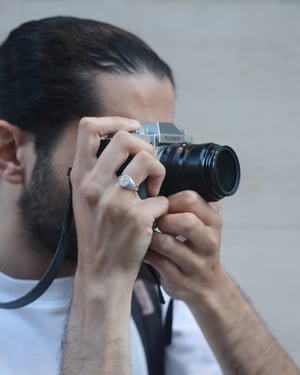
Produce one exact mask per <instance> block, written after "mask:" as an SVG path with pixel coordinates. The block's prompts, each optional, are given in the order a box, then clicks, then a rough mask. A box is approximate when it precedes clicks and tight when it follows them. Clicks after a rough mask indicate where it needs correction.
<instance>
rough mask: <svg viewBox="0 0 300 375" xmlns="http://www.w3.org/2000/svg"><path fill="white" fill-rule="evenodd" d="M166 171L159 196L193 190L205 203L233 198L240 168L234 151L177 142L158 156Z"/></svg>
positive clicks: (224, 147)
mask: <svg viewBox="0 0 300 375" xmlns="http://www.w3.org/2000/svg"><path fill="white" fill-rule="evenodd" d="M159 159H160V162H161V163H162V164H163V165H164V166H165V168H166V177H165V179H164V182H163V185H162V188H161V192H160V194H162V195H165V196H168V195H171V194H173V193H177V192H179V191H181V190H194V191H196V192H197V193H199V194H200V195H201V196H202V197H203V198H204V199H205V200H207V201H208V202H212V201H217V200H219V199H221V198H223V197H226V196H230V195H233V194H234V193H235V192H236V191H237V189H238V186H239V182H240V165H239V161H238V157H237V155H236V153H235V152H234V150H233V149H232V148H231V147H229V146H220V145H217V144H215V143H205V144H192V143H180V144H179V143H177V144H172V145H170V146H167V147H166V148H165V149H163V150H162V151H161V152H160V154H159Z"/></svg>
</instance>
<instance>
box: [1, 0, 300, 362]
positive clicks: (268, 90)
mask: <svg viewBox="0 0 300 375" xmlns="http://www.w3.org/2000/svg"><path fill="white" fill-rule="evenodd" d="M51 15H75V16H81V17H89V18H95V19H99V20H104V21H107V22H112V23H114V24H116V25H119V26H121V27H125V28H126V29H129V30H130V31H133V32H134V33H137V34H139V35H140V36H141V37H143V38H144V39H145V40H146V41H147V42H148V43H150V44H151V45H152V46H153V47H154V48H155V49H156V50H157V51H158V52H159V53H160V55H161V56H162V57H163V58H165V59H166V60H167V61H168V62H169V63H171V65H172V67H173V69H174V71H175V76H176V80H177V87H178V88H177V90H178V109H177V116H176V119H177V120H176V123H177V124H178V125H179V126H180V127H182V128H184V129H185V130H186V132H187V133H189V134H191V135H193V138H194V142H204V141H214V142H216V143H221V144H229V145H231V146H232V147H233V148H234V149H235V150H236V151H237V153H238V155H239V158H240V162H241V165H242V183H241V186H240V189H239V192H238V193H237V194H236V195H235V196H234V197H231V198H227V199H225V200H224V201H223V216H224V234H223V248H222V261H223V263H224V265H225V266H226V268H227V269H228V270H229V271H230V273H231V274H232V275H233V277H234V278H235V279H236V280H237V281H238V283H239V284H240V285H241V287H242V289H243V290H244V291H245V293H246V295H247V296H248V297H249V299H250V300H251V301H252V303H253V305H254V307H255V309H256V310H257V312H258V313H259V314H260V315H261V317H262V318H263V319H264V321H265V322H266V323H267V325H268V327H269V329H270V330H271V332H272V333H273V334H274V335H275V337H276V338H277V339H278V341H279V342H280V343H281V345H282V346H283V347H284V348H285V350H286V351H287V352H288V353H289V354H290V356H291V357H292V358H293V359H294V360H295V362H296V363H297V364H298V365H300V324H299V319H300V318H299V316H300V298H299V290H300V275H299V262H300V255H299V250H300V249H299V240H298V237H299V234H300V214H299V206H300V204H299V198H298V197H299V187H298V185H299V183H300V170H299V169H300V168H299V166H300V147H299V142H300V127H299V122H300V105H299V102H300V74H299V71H300V1H297V0H294V1H288V0H282V1H279V0H278V1H276V0H273V1H272V0H261V1H259V0H253V1H251V0H248V1H246V0H240V1H238V0H235V1H234V0H231V1H230V0H223V1H222V0H219V1H218V0H214V1H213V0H211V1H209V0H207V1H201V0H198V1H197V0H194V1H193V0H173V1H172V0H169V1H166V0H140V1H138V0H127V1H122V0H110V1H101V0H98V1H87V0H86V1H76V0H72V1H71V0H52V1H51V0H23V1H13V0H4V1H3V0H0V39H1V40H3V39H4V37H5V36H6V34H7V32H8V31H9V30H11V29H12V28H13V27H15V26H17V25H19V24H20V23H21V22H23V21H26V20H29V19H36V18H41V17H45V16H51Z"/></svg>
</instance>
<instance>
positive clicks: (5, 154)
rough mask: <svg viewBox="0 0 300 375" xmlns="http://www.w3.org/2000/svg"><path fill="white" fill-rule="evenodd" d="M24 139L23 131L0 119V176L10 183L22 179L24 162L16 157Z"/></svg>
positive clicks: (19, 181) (21, 180)
mask: <svg viewBox="0 0 300 375" xmlns="http://www.w3.org/2000/svg"><path fill="white" fill-rule="evenodd" d="M24 139H25V132H23V131H22V130H20V129H19V128H18V127H16V126H14V125H12V124H10V123H8V122H7V121H4V120H1V119H0V177H1V178H2V179H4V180H6V181H7V182H9V183H11V184H20V183H23V181H24V164H23V161H22V160H20V158H19V157H18V150H19V148H20V147H21V146H22V144H23V143H24Z"/></svg>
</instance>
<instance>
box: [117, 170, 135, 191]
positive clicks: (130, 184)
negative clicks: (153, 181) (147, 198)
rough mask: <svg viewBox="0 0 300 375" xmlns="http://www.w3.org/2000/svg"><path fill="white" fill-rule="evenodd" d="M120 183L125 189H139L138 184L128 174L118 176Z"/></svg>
mask: <svg viewBox="0 0 300 375" xmlns="http://www.w3.org/2000/svg"><path fill="white" fill-rule="evenodd" d="M118 182H119V185H120V186H121V187H122V188H124V189H129V190H134V191H138V190H139V187H138V185H137V184H136V183H135V182H134V181H133V179H132V178H131V177H130V176H128V174H123V175H121V176H119V177H118Z"/></svg>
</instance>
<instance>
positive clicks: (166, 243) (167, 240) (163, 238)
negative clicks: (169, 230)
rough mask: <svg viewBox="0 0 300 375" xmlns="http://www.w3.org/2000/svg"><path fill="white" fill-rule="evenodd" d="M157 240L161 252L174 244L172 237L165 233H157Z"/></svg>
mask: <svg viewBox="0 0 300 375" xmlns="http://www.w3.org/2000/svg"><path fill="white" fill-rule="evenodd" d="M157 242H158V245H159V248H160V249H161V250H162V251H163V252H166V251H168V250H169V249H170V248H172V246H173V245H174V243H173V238H172V237H171V236H168V235H166V234H159V235H158V236H157Z"/></svg>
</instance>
